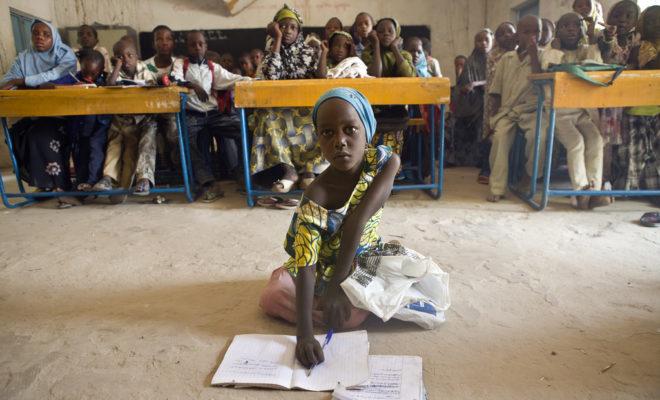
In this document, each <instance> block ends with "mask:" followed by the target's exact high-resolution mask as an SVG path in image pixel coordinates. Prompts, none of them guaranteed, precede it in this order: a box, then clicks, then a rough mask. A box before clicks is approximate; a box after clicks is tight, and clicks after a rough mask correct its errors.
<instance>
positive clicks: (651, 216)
mask: <svg viewBox="0 0 660 400" xmlns="http://www.w3.org/2000/svg"><path fill="white" fill-rule="evenodd" d="M639 223H640V224H642V226H646V227H649V228H657V227H659V226H660V212H647V213H645V214H644V215H642V218H640V219H639Z"/></svg>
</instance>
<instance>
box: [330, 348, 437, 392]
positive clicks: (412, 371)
mask: <svg viewBox="0 0 660 400" xmlns="http://www.w3.org/2000/svg"><path fill="white" fill-rule="evenodd" d="M422 374H423V372H422V358H421V357H414V356H369V381H367V382H365V383H363V384H361V385H359V386H356V387H353V388H346V387H344V386H340V385H338V386H337V388H336V389H335V391H334V392H333V393H332V398H333V399H334V400H425V399H426V389H425V388H424V383H423V375H422Z"/></svg>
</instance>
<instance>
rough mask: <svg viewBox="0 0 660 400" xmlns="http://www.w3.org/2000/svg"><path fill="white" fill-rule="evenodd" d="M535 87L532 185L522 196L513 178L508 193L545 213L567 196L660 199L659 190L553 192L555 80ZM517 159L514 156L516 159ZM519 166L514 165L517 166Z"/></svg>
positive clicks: (545, 80) (562, 190)
mask: <svg viewBox="0 0 660 400" xmlns="http://www.w3.org/2000/svg"><path fill="white" fill-rule="evenodd" d="M534 84H535V85H537V87H538V93H539V94H538V102H537V105H536V128H535V129H536V132H535V135H534V138H535V141H534V154H533V157H534V164H533V165H534V167H533V170H532V177H531V185H530V190H529V193H523V192H521V191H519V190H518V189H517V188H516V187H514V185H513V183H512V182H511V175H510V177H509V190H510V191H511V192H513V193H514V194H515V195H516V196H518V197H520V198H521V199H522V200H523V201H525V202H526V203H527V204H529V205H530V206H531V207H532V208H533V209H535V210H537V211H542V210H543V209H545V208H546V207H547V205H548V201H549V200H550V197H559V196H562V197H565V196H579V195H581V196H627V197H646V196H660V190H569V189H553V188H551V187H550V172H551V170H552V150H553V147H554V140H555V120H556V110H555V107H554V96H555V88H554V80H552V79H539V80H534ZM545 85H549V86H550V105H549V107H548V111H549V117H548V119H549V121H548V130H547V136H546V148H545V162H544V164H543V184H542V186H541V201H540V202H538V201H536V200H535V196H536V187H537V184H536V181H537V179H538V176H539V174H538V172H539V171H538V160H539V156H540V151H541V149H540V147H541V119H542V116H543V108H544V107H543V105H544V101H545V90H543V88H544V86H545ZM517 157H518V155H516V154H514V159H515V158H517ZM515 164H517V163H515V162H514V165H515Z"/></svg>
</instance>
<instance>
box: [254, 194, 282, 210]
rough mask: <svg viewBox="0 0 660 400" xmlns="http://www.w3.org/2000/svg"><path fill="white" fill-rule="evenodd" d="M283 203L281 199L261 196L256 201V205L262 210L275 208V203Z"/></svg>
mask: <svg viewBox="0 0 660 400" xmlns="http://www.w3.org/2000/svg"><path fill="white" fill-rule="evenodd" d="M282 201H284V199H283V198H281V197H274V196H263V197H259V198H258V199H257V205H258V206H260V207H264V208H275V205H276V204H277V203H281V202H282Z"/></svg>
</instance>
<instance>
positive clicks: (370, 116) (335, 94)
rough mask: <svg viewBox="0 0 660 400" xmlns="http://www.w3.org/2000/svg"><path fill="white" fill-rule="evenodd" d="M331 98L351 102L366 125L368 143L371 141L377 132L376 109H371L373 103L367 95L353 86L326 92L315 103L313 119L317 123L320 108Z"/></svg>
mask: <svg viewBox="0 0 660 400" xmlns="http://www.w3.org/2000/svg"><path fill="white" fill-rule="evenodd" d="M330 99H342V100H344V101H345V102H347V103H348V104H350V105H351V106H352V107H353V108H354V109H355V111H356V112H357V114H358V116H359V117H360V121H362V125H364V131H365V133H366V135H367V143H371V139H372V138H373V137H374V133H375V132H376V117H375V116H374V111H373V110H372V109H371V104H369V101H368V100H367V98H366V97H364V95H363V94H362V93H360V92H358V91H357V90H355V89H351V88H342V87H340V88H334V89H330V90H328V91H327V92H325V93H324V94H323V95H322V96H321V97H319V99H318V100H317V101H316V105H314V111H312V121H313V122H314V125H316V116H317V114H318V111H319V108H320V107H321V105H322V104H323V103H325V102H326V100H330Z"/></svg>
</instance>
